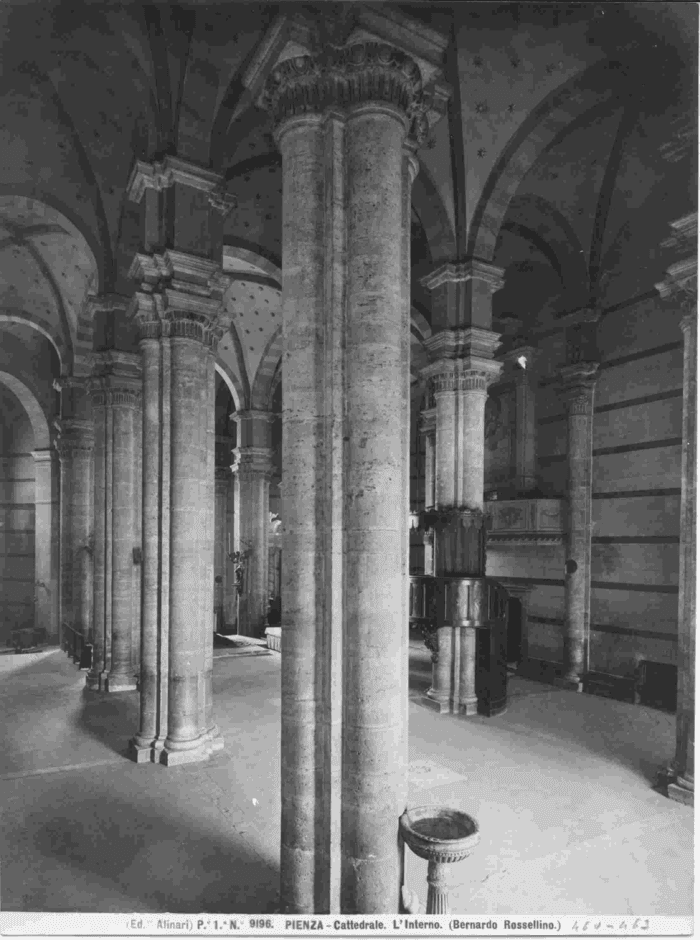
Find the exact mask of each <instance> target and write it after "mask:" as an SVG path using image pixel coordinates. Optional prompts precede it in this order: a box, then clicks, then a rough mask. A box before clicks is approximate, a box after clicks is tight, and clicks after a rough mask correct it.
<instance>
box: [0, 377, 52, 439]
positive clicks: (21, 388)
mask: <svg viewBox="0 0 700 940" xmlns="http://www.w3.org/2000/svg"><path fill="white" fill-rule="evenodd" d="M0 384H2V385H4V386H5V387H6V388H8V389H9V390H10V391H11V392H12V394H13V395H15V397H16V398H18V399H19V402H20V404H21V405H22V407H23V408H24V410H25V411H26V412H27V416H28V418H29V423H30V424H31V426H32V431H33V432H34V450H48V449H49V448H50V447H51V432H50V430H49V422H48V420H47V418H46V415H45V414H44V409H43V408H42V407H41V405H40V403H39V400H38V398H37V397H36V395H35V394H34V392H33V391H32V390H31V389H30V388H29V386H28V385H26V384H25V383H24V382H22V380H21V379H18V378H17V376H16V375H12V373H10V372H4V371H2V370H0Z"/></svg>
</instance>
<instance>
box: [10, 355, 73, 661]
mask: <svg viewBox="0 0 700 940" xmlns="http://www.w3.org/2000/svg"><path fill="white" fill-rule="evenodd" d="M0 385H3V386H4V387H5V388H6V389H8V390H9V391H10V392H11V393H12V394H13V395H14V396H15V397H16V398H17V400H18V401H19V403H20V405H21V406H22V408H23V409H24V411H25V413H26V415H27V418H28V420H29V424H30V427H31V429H32V437H33V451H32V454H33V457H34V474H33V476H34V520H33V523H32V528H31V529H27V530H26V533H25V535H24V537H25V538H26V537H27V534H28V533H29V532H30V531H31V533H32V537H33V543H34V559H33V571H32V568H31V567H29V568H28V570H27V571H26V575H27V576H30V571H31V572H32V575H33V580H34V596H33V606H32V612H31V624H30V623H28V622H22V623H21V628H22V629H21V630H20V632H19V633H17V634H15V637H16V638H17V639H18V640H19V643H20V648H21V647H24V646H28V645H32V644H33V643H34V642H36V641H37V640H38V641H39V642H41V641H42V640H45V639H46V638H49V637H50V638H55V637H56V636H57V635H58V530H59V525H58V511H59V507H58V500H57V494H58V461H57V460H56V456H55V453H54V451H52V449H51V432H50V429H49V422H48V419H47V417H46V414H45V413H44V409H43V408H42V406H41V404H40V402H39V400H38V399H37V397H36V395H35V393H34V391H33V390H32V389H31V388H30V387H29V385H27V384H26V382H24V381H22V380H21V379H19V378H18V377H17V376H16V375H13V374H12V373H10V372H6V371H4V370H0ZM3 456H4V455H3ZM22 459H25V458H24V457H23V458H22ZM27 472H28V468H27V471H25V475H26V473H27ZM27 479H28V478H27ZM23 485H25V486H26V483H24V484H23ZM27 495H28V494H27ZM22 498H23V499H26V496H24V497H22ZM19 537H22V534H21V533H20V536H19ZM4 551H5V549H3V553H4ZM29 565H30V566H31V562H30V563H29ZM10 623H11V622H10ZM28 626H33V627H34V628H35V631H36V630H37V629H38V630H39V631H42V632H41V633H40V634H39V635H37V634H36V632H34V633H32V631H31V630H30V631H29V632H27V631H26V629H25V628H26V627H28ZM10 629H11V627H10Z"/></svg>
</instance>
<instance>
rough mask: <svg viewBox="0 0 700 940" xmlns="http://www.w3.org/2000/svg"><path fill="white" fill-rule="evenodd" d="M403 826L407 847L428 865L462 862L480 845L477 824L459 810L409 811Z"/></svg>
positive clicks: (418, 809)
mask: <svg viewBox="0 0 700 940" xmlns="http://www.w3.org/2000/svg"><path fill="white" fill-rule="evenodd" d="M399 825H400V827H401V835H402V836H403V839H404V842H405V843H406V845H408V847H409V848H410V849H411V850H412V851H413V852H415V853H416V855H417V856H418V857H419V858H424V859H427V860H428V861H434V862H441V863H443V864H450V863H451V862H460V861H462V859H464V858H467V856H469V855H470V854H471V852H472V850H473V849H474V847H475V846H476V845H477V843H478V842H479V827H478V826H477V824H476V821H475V820H474V819H472V817H471V816H468V815H467V814H466V813H463V812H461V810H458V809H451V808H447V809H445V808H440V807H438V806H416V807H414V808H413V809H407V810H406V812H405V813H404V814H403V815H402V816H401V819H400V820H399Z"/></svg>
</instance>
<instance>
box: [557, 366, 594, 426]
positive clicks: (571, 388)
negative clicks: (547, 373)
mask: <svg viewBox="0 0 700 940" xmlns="http://www.w3.org/2000/svg"><path fill="white" fill-rule="evenodd" d="M598 368H599V363H597V362H577V363H574V364H573V365H569V366H563V367H562V368H561V369H560V370H559V378H560V381H561V393H562V398H563V400H564V402H565V403H566V405H567V409H568V412H569V414H570V415H588V416H591V415H592V414H593V396H594V393H595V386H596V382H597V381H598Z"/></svg>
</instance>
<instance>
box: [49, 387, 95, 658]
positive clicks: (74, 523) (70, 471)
mask: <svg viewBox="0 0 700 940" xmlns="http://www.w3.org/2000/svg"><path fill="white" fill-rule="evenodd" d="M59 387H60V390H61V418H60V419H59V420H58V421H57V422H56V426H57V428H58V432H59V433H58V438H57V441H56V447H57V450H58V455H59V458H60V461H61V495H60V499H61V512H60V526H61V534H60V596H61V599H60V618H61V635H62V637H63V625H64V624H66V625H67V626H69V627H71V628H72V629H74V630H75V631H76V632H77V633H78V634H80V635H81V636H82V637H83V640H84V641H86V642H90V640H91V637H92V571H93V563H92V555H93V548H94V544H93V493H92V481H93V448H94V431H93V424H92V417H91V415H90V406H89V397H88V394H87V384H86V381H85V380H83V379H78V378H75V379H62V380H61V381H60V383H59Z"/></svg>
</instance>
